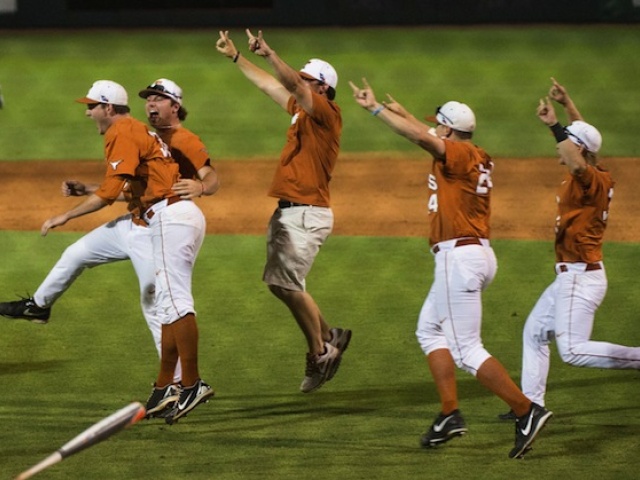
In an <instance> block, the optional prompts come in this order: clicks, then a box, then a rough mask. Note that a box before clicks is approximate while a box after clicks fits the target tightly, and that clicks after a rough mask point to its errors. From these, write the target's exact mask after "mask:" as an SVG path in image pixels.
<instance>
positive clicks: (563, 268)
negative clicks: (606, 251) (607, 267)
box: [558, 263, 602, 273]
mask: <svg viewBox="0 0 640 480" xmlns="http://www.w3.org/2000/svg"><path fill="white" fill-rule="evenodd" d="M558 270H560V271H561V272H562V273H566V272H568V271H569V268H568V267H567V266H566V265H560V267H559V268H558ZM593 270H602V265H600V264H599V263H587V266H586V267H585V269H584V271H585V272H591V271H593Z"/></svg>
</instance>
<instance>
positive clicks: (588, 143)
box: [565, 120, 602, 153]
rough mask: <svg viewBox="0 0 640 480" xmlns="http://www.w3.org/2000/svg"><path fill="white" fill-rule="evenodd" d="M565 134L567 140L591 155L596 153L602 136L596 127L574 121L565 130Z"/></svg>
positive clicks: (600, 144)
mask: <svg viewBox="0 0 640 480" xmlns="http://www.w3.org/2000/svg"><path fill="white" fill-rule="evenodd" d="M565 132H566V133H567V136H568V137H569V140H571V141H572V142H573V143H575V144H576V145H578V146H579V147H584V148H586V149H587V150H588V151H590V152H591V153H598V150H600V147H601V146H602V135H600V132H599V131H598V129H597V128H596V127H594V126H593V125H590V124H588V123H587V122H583V121H581V120H576V121H575V122H573V123H572V124H571V125H569V126H568V127H567V128H565Z"/></svg>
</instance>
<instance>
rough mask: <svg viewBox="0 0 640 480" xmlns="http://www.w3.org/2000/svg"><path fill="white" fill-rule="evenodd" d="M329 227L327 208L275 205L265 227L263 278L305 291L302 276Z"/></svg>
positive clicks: (325, 237)
mask: <svg viewBox="0 0 640 480" xmlns="http://www.w3.org/2000/svg"><path fill="white" fill-rule="evenodd" d="M332 229H333V211H332V210H331V209H330V208H326V207H315V206H298V207H289V208H278V209H276V211H275V212H274V213H273V216H272V217H271V220H270V221H269V227H268V230H267V263H266V265H265V267H264V274H263V276H262V280H264V282H265V283H267V284H268V285H276V286H279V287H282V288H286V289H287V290H295V291H301V292H303V291H305V278H306V276H307V274H308V273H309V271H310V270H311V266H312V265H313V261H314V260H315V258H316V255H317V254H318V251H319V250H320V247H321V246H322V244H323V243H324V242H325V240H326V239H327V237H328V236H329V234H330V233H331V230H332Z"/></svg>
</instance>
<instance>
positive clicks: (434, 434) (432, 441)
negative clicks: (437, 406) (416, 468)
mask: <svg viewBox="0 0 640 480" xmlns="http://www.w3.org/2000/svg"><path fill="white" fill-rule="evenodd" d="M468 431H469V430H468V429H467V424H466V423H465V421H464V418H462V415H461V414H460V410H454V411H453V412H451V413H450V414H449V415H444V414H442V413H441V414H440V415H438V417H437V418H436V419H435V421H434V422H433V425H431V428H429V431H428V432H427V433H425V434H424V435H422V437H421V438H420V444H421V445H422V446H423V447H424V448H433V447H437V446H438V445H441V444H443V443H445V442H448V441H449V440H451V439H452V438H453V437H459V436H461V435H464V434H465V433H467V432H468Z"/></svg>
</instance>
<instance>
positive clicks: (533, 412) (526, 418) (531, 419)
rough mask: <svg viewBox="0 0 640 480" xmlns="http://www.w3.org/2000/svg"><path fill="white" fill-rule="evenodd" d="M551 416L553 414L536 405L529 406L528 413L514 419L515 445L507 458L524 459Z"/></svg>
mask: <svg viewBox="0 0 640 480" xmlns="http://www.w3.org/2000/svg"><path fill="white" fill-rule="evenodd" d="M552 416H553V412H551V411H549V410H547V409H546V408H544V407H541V406H540V405H538V404H537V403H532V404H531V409H530V410H529V413H527V414H526V415H523V416H522V417H518V418H516V444H515V447H513V449H512V450H511V451H510V452H509V458H524V456H525V454H526V453H527V452H528V451H529V450H531V445H532V444H533V441H534V440H535V439H536V436H537V435H538V433H540V431H541V430H542V428H543V427H544V426H545V424H546V423H547V420H549V419H550V418H551V417H552Z"/></svg>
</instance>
